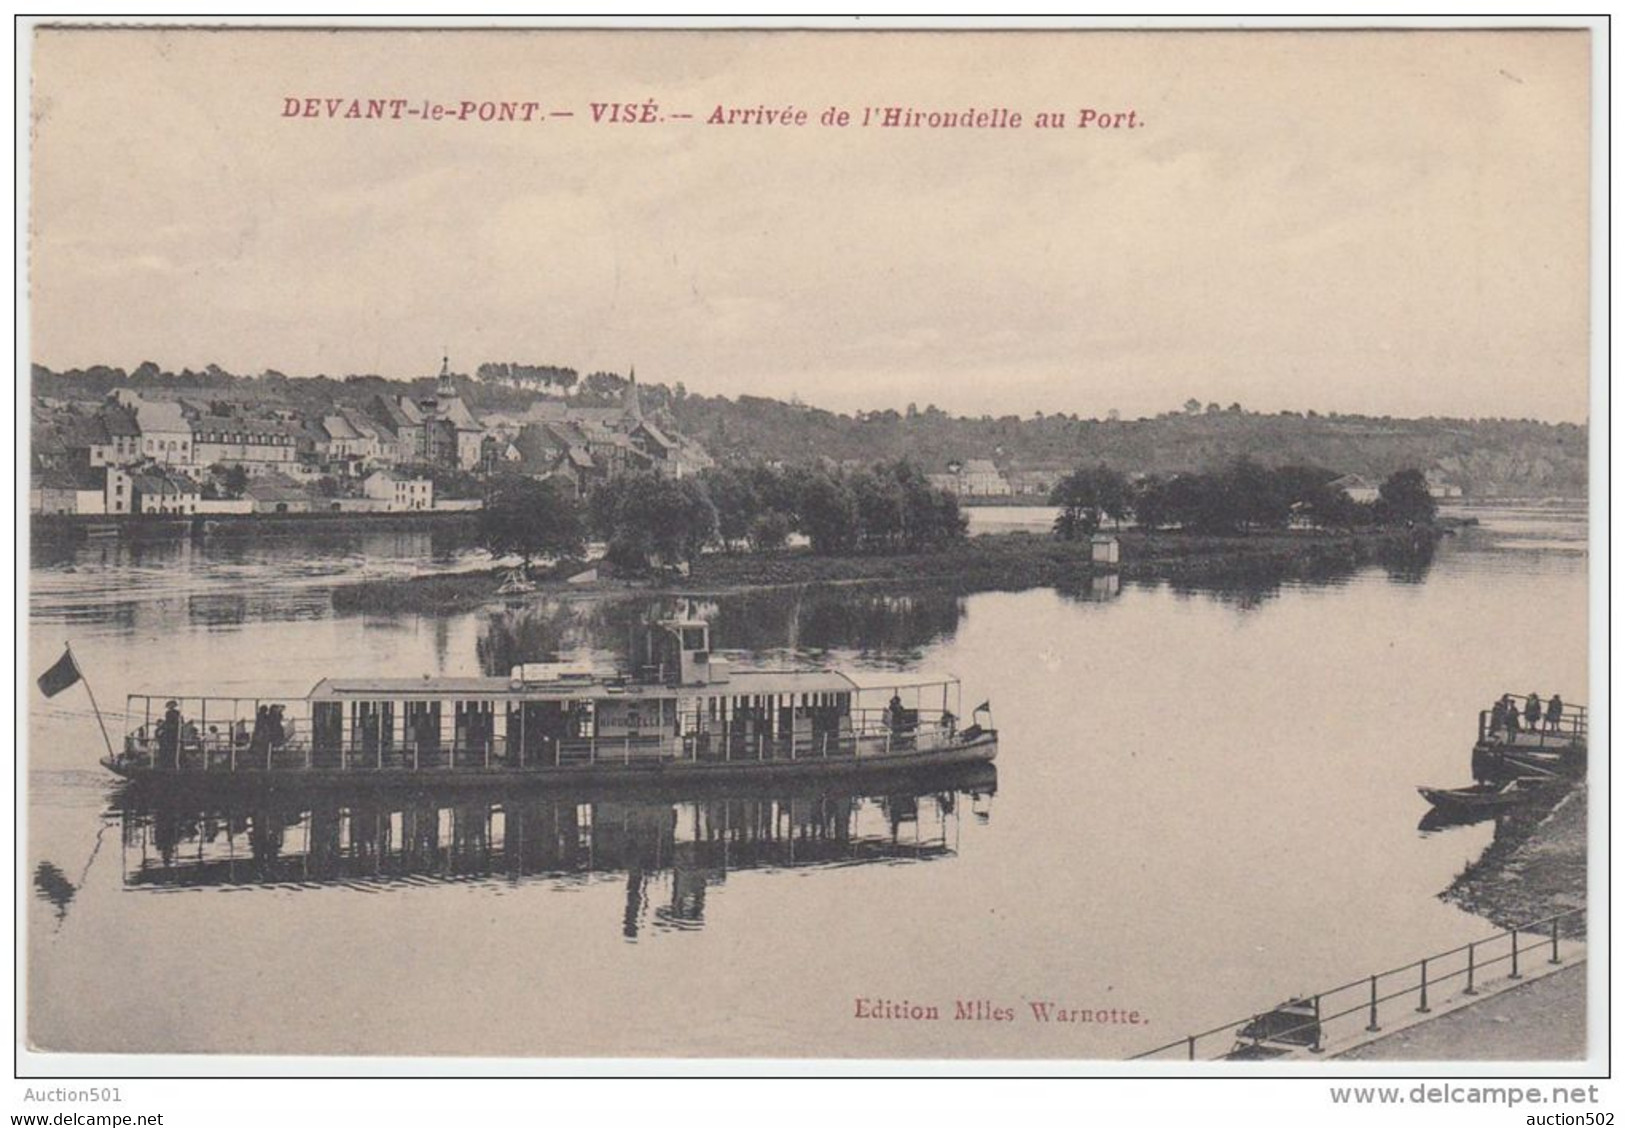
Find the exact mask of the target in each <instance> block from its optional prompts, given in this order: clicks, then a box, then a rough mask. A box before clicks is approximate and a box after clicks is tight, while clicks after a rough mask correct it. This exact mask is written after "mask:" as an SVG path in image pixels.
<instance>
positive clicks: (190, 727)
mask: <svg viewBox="0 0 1625 1128" xmlns="http://www.w3.org/2000/svg"><path fill="white" fill-rule="evenodd" d="M202 747H203V740H202V738H201V737H200V736H199V735H198V731H197V722H196V721H187V722H185V723H184V724H182V725H181V750H182V751H184V752H196V751H198V750H199V749H201V748H202Z"/></svg>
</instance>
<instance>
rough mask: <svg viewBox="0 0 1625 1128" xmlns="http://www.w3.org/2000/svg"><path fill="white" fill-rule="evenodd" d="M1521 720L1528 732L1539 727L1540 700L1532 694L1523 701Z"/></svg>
mask: <svg viewBox="0 0 1625 1128" xmlns="http://www.w3.org/2000/svg"><path fill="white" fill-rule="evenodd" d="M1523 719H1524V723H1525V724H1526V725H1528V727H1529V731H1530V732H1534V731H1535V730H1536V729H1537V728H1539V727H1540V698H1539V697H1537V696H1535V695H1534V694H1533V693H1531V694H1530V695H1529V696H1528V697H1527V698H1525V699H1524V703H1523Z"/></svg>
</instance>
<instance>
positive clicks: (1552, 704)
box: [1546, 693, 1563, 732]
mask: <svg viewBox="0 0 1625 1128" xmlns="http://www.w3.org/2000/svg"><path fill="white" fill-rule="evenodd" d="M1562 724H1563V699H1562V698H1561V697H1559V696H1558V695H1557V694H1555V693H1554V694H1552V699H1551V700H1550V701H1548V702H1546V731H1547V732H1556V731H1557V730H1558V729H1559V728H1561V727H1562Z"/></svg>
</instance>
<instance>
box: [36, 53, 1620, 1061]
mask: <svg viewBox="0 0 1625 1128" xmlns="http://www.w3.org/2000/svg"><path fill="white" fill-rule="evenodd" d="M1596 34H1597V32H1596V29H1595V28H1592V27H1589V26H1585V25H1579V26H1552V27H1544V28H1528V27H1525V28H1517V29H1515V28H1439V27H1434V28H1420V27H1407V28H1388V29H1382V28H1365V29H1361V28H1354V27H1336V26H1320V27H1314V28H1300V29H1288V28H1276V29H1263V30H1247V31H1237V30H1226V29H1220V28H1205V29H1200V30H1178V29H1172V28H1152V29H1149V30H1127V29H1108V28H1062V27H1045V28H1037V27H1030V28H1025V29H1008V28H1007V29H996V28H965V27H960V28H954V29H933V30H926V29H921V28H912V29H911V28H893V29H886V30H880V29H873V28H851V27H824V28H811V29H801V30H796V29H790V28H781V29H772V28H765V29H724V28H711V29H675V28H666V29H661V28H642V29H629V28H600V29H578V28H559V27H553V28H518V27H504V28H471V27H460V28H405V29H403V28H380V27H362V26H344V27H337V28H295V27H271V28H247V27H217V28H204V27H183V26H171V27H142V28H136V27H128V28H124V27H115V26H105V27H104V26H89V25H80V26H72V25H63V26H53V25H35V26H31V27H29V28H28V29H27V30H26V35H27V37H28V44H27V46H28V52H29V60H28V63H29V67H30V74H29V83H28V85H27V88H26V89H27V97H28V106H27V111H26V112H27V118H26V127H27V130H28V136H27V159H28V167H27V173H26V181H25V183H26V188H27V192H28V200H27V211H26V223H27V230H26V235H27V245H26V254H27V268H26V269H27V273H26V278H27V287H28V293H27V322H26V330H27V343H26V354H25V355H24V357H23V358H22V359H23V360H25V361H26V362H27V364H28V365H29V369H28V370H27V371H26V372H24V373H21V374H20V377H19V380H20V382H21V383H23V384H24V385H25V387H23V389H22V391H21V392H20V396H19V407H20V410H23V411H26V413H27V416H26V425H27V430H26V434H25V441H26V443H27V473H28V482H27V486H26V489H27V505H28V518H27V520H26V523H25V524H26V530H27V537H28V542H27V549H26V556H27V558H26V568H25V572H26V585H27V597H26V615H27V619H26V622H27V636H26V637H27V663H26V667H27V668H26V671H25V676H24V678H23V680H22V683H21V689H20V690H19V694H20V707H21V708H22V709H23V710H24V712H25V716H26V721H25V733H26V744H25V747H24V749H23V755H22V756H21V757H20V767H19V771H20V777H19V796H20V807H21V811H20V815H21V819H22V825H23V830H22V832H21V833H22V835H23V838H22V841H21V842H20V844H19V849H20V850H21V852H22V859H21V863H20V866H19V871H20V873H21V881H22V885H21V888H20V889H19V895H18V896H19V901H18V907H19V912H20V914H21V915H22V918H23V919H22V921H21V927H22V929H23V933H24V936H23V940H22V944H21V953H20V960H21V972H22V977H21V983H20V987H21V991H22V995H23V998H22V1004H21V1011H20V1014H19V1019H18V1021H19V1032H18V1040H19V1053H20V1055H22V1056H21V1058H20V1061H22V1063H23V1066H22V1068H24V1069H25V1071H26V1070H27V1069H38V1070H43V1071H51V1070H53V1069H59V1068H61V1064H60V1063H62V1062H64V1061H68V1060H71V1059H70V1057H68V1055H82V1054H91V1055H127V1056H124V1057H122V1058H120V1059H119V1060H120V1062H121V1066H120V1068H122V1069H123V1070H125V1071H126V1072H129V1073H140V1072H143V1071H144V1069H146V1068H147V1067H146V1066H144V1064H143V1063H144V1062H149V1061H150V1062H166V1063H170V1064H169V1065H167V1066H165V1068H168V1069H170V1070H171V1071H173V1069H174V1068H175V1067H174V1065H173V1063H174V1062H176V1061H178V1060H184V1059H181V1058H177V1057H176V1056H175V1055H242V1056H243V1057H244V1058H245V1060H247V1062H248V1064H247V1065H246V1066H245V1068H248V1069H250V1070H253V1069H256V1068H260V1069H264V1070H267V1071H271V1072H275V1071H276V1070H277V1066H276V1062H277V1061H278V1060H280V1059H281V1058H283V1057H285V1056H287V1055H296V1056H308V1055H320V1056H338V1057H344V1058H349V1059H351V1060H353V1062H354V1069H355V1070H356V1071H357V1072H362V1073H365V1072H367V1071H368V1070H369V1068H371V1067H370V1065H369V1061H374V1060H379V1059H385V1058H430V1059H440V1060H445V1061H447V1062H448V1063H455V1061H457V1060H461V1059H521V1060H528V1061H535V1062H538V1063H545V1062H547V1061H550V1060H557V1059H582V1058H614V1059H667V1060H670V1061H672V1062H674V1063H680V1062H681V1061H683V1060H685V1059H797V1060H810V1059H822V1060H834V1061H849V1060H856V1059H869V1060H881V1061H891V1062H896V1063H898V1064H899V1068H906V1067H907V1065H908V1063H911V1062H920V1061H927V1060H939V1059H949V1060H950V1061H951V1062H954V1063H956V1064H957V1066H960V1067H963V1068H965V1069H972V1068H974V1067H975V1063H976V1062H978V1061H1002V1062H1010V1061H1015V1062H1030V1063H1032V1065H1033V1068H1034V1069H1045V1068H1050V1067H1053V1065H1054V1064H1055V1063H1060V1062H1070V1063H1116V1065H1117V1068H1120V1069H1122V1070H1124V1071H1131V1070H1138V1069H1142V1068H1155V1069H1159V1070H1164V1071H1173V1070H1180V1069H1185V1068H1188V1063H1190V1062H1198V1063H1210V1062H1215V1061H1217V1062H1223V1063H1227V1067H1233V1068H1234V1069H1236V1070H1237V1071H1245V1070H1249V1069H1252V1070H1257V1069H1259V1068H1260V1063H1263V1067H1266V1068H1281V1069H1299V1068H1310V1069H1313V1068H1314V1067H1315V1066H1317V1065H1327V1066H1330V1065H1336V1066H1337V1067H1338V1068H1344V1069H1347V1068H1349V1066H1350V1063H1355V1064H1356V1065H1358V1066H1361V1067H1365V1068H1372V1069H1377V1068H1379V1065H1380V1066H1386V1065H1387V1064H1388V1063H1395V1062H1412V1061H1436V1062H1444V1063H1454V1064H1445V1065H1441V1066H1439V1067H1438V1068H1439V1069H1441V1070H1442V1071H1444V1072H1446V1073H1448V1072H1451V1071H1455V1072H1461V1071H1464V1070H1473V1071H1482V1070H1483V1069H1484V1068H1485V1063H1495V1062H1504V1061H1517V1062H1536V1063H1560V1064H1567V1066H1568V1067H1570V1068H1571V1069H1573V1070H1576V1071H1577V1070H1580V1069H1581V1068H1583V1067H1585V1066H1586V1064H1587V1062H1591V1063H1593V1064H1594V1063H1596V1062H1597V1061H1599V1060H1601V1058H1602V1056H1603V1055H1604V1054H1605V1053H1606V1043H1605V1041H1603V1040H1601V1039H1602V1037H1603V1036H1602V1035H1601V1034H1600V1033H1598V1032H1600V1031H1601V1030H1603V1028H1604V1024H1605V1023H1606V1018H1607V1015H1606V1003H1605V1000H1604V999H1603V996H1602V995H1601V993H1600V992H1601V987H1600V983H1599V980H1598V976H1599V975H1600V974H1602V973H1603V972H1604V971H1605V968H1606V962H1605V961H1604V960H1603V958H1602V953H1601V952H1599V951H1591V952H1590V954H1589V955H1588V939H1589V938H1592V937H1596V936H1599V935H1600V930H1601V929H1603V928H1604V924H1605V922H1604V920H1603V916H1604V913H1603V912H1599V911H1598V910H1599V909H1603V910H1605V909H1606V905H1603V904H1599V902H1598V900H1597V897H1596V896H1593V895H1592V892H1591V891H1592V890H1594V889H1600V888H1601V886H1600V885H1599V884H1598V878H1599V875H1600V874H1601V873H1602V872H1603V871H1604V870H1605V866H1606V859H1605V858H1604V857H1602V856H1601V855H1600V853H1594V852H1592V851H1590V850H1589V849H1588V841H1590V839H1591V835H1592V834H1594V833H1596V832H1597V828H1598V827H1599V826H1600V825H1601V824H1602V822H1603V821H1604V820H1605V819H1606V817H1607V808H1606V804H1605V791H1604V789H1603V784H1604V783H1605V782H1606V777H1605V776H1604V775H1603V774H1602V773H1603V772H1604V771H1605V764H1604V761H1605V759H1606V756H1605V751H1606V744H1605V733H1604V732H1603V731H1602V730H1601V729H1600V728H1598V727H1596V726H1594V725H1593V723H1592V720H1591V717H1592V714H1591V713H1590V711H1589V710H1588V706H1590V705H1591V704H1592V703H1593V701H1594V694H1593V690H1592V686H1593V684H1594V683H1593V673H1594V670H1595V667H1596V663H1597V661H1598V660H1599V659H1597V658H1596V657H1595V652H1594V651H1593V641H1594V640H1593V638H1592V631H1591V625H1590V624H1591V620H1590V614H1591V611H1590V607H1591V604H1590V600H1591V597H1592V579H1591V576H1590V549H1589V544H1590V536H1591V527H1592V515H1591V511H1590V502H1591V496H1592V493H1593V490H1592V487H1591V481H1592V479H1591V448H1592V445H1593V444H1592V438H1591V433H1590V428H1591V425H1592V412H1593V400H1592V388H1593V373H1592V355H1593V354H1592V346H1593V338H1594V334H1593V328H1594V327H1593V323H1592V313H1591V295H1592V253H1593V252H1592V246H1593V243H1592V226H1593V225H1592V215H1593V198H1592V197H1593V193H1592V187H1591V185H1592V159H1593V157H1592V154H1593V144H1594V138H1593V125H1592V121H1593V117H1592V115H1593V109H1592V89H1593V80H1594V76H1593V58H1594V54H1593V52H1594V49H1595V43H1594V41H1593V39H1594V36H1595V35H1596ZM1599 582H1601V581H1599ZM1599 743H1602V747H1603V752H1604V755H1601V756H1599V755H1593V754H1592V752H1593V751H1594V750H1595V749H1596V746H1597V745H1598V744H1599ZM1588 1031H1591V1032H1593V1033H1591V1034H1589V1035H1588ZM255 1060H260V1061H263V1062H264V1063H265V1064H264V1065H263V1066H258V1067H256V1066H255V1065H254V1061H255ZM53 1063H57V1064H53ZM1146 1063H1150V1065H1149V1066H1147V1065H1146ZM1372 1063H1378V1064H1375V1065H1374V1064H1372ZM449 1067H450V1068H455V1065H454V1064H452V1065H450V1066H449ZM423 1068H424V1069H427V1070H430V1071H432V1070H433V1069H434V1065H433V1064H429V1065H427V1066H424V1067H423Z"/></svg>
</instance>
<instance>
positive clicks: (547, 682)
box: [102, 619, 998, 788]
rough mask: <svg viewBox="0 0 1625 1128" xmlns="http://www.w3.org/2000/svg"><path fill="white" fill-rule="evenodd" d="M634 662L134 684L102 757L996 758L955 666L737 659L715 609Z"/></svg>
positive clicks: (201, 782) (502, 777) (180, 774)
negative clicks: (771, 666)
mask: <svg viewBox="0 0 1625 1128" xmlns="http://www.w3.org/2000/svg"><path fill="white" fill-rule="evenodd" d="M636 658H637V661H638V664H637V665H636V666H635V668H633V669H632V670H631V671H629V672H626V673H622V674H617V675H615V676H610V677H604V676H599V675H598V674H596V673H595V672H594V671H593V670H592V669H591V668H590V667H584V666H580V665H572V664H568V663H558V662H547V663H526V664H523V665H519V666H515V667H513V670H512V672H511V675H510V676H509V677H507V678H500V677H439V678H431V677H427V676H426V677H423V678H420V679H413V678H364V677H357V678H347V677H334V678H325V679H323V680H322V681H320V682H318V683H317V684H316V686H315V687H314V688H313V689H312V690H311V691H310V692H309V693H308V694H307V695H306V696H304V697H303V698H295V699H288V698H279V697H272V696H263V697H206V698H199V697H181V696H177V695H174V694H170V695H162V694H134V695H131V696H130V697H129V698H127V700H126V729H125V736H124V742H123V749H122V751H120V752H118V753H110V754H109V755H108V756H107V757H106V758H105V759H103V761H102V763H103V764H104V765H105V766H106V767H107V768H108V769H109V770H111V771H113V772H115V773H116V774H118V775H120V776H123V777H125V778H127V779H131V780H138V781H143V782H151V783H154V784H156V785H162V786H165V787H175V788H184V787H195V786H208V787H215V786H242V785H250V786H267V785H272V786H279V787H290V786H291V787H310V786H329V785H339V784H344V785H351V784H355V783H357V782H359V781H366V782H368V783H369V784H375V785H376V784H388V785H396V784H404V785H421V784H423V783H429V782H432V783H434V784H435V785H482V784H492V783H499V784H512V783H513V782H515V781H516V780H536V781H571V782H576V783H580V782H589V781H590V782H600V781H616V780H643V781H649V780H651V779H659V780H662V781H666V782H678V781H682V782H689V781H700V780H715V779H727V778H746V777H749V778H757V777H785V776H810V775H842V774H849V773H854V772H857V773H864V774H868V773H875V772H898V771H901V772H917V771H919V770H921V769H927V768H937V767H943V766H948V765H960V764H974V763H986V762H989V761H991V760H993V758H994V757H995V755H996V754H997V751H998V733H997V731H996V730H995V729H993V728H992V727H991V725H990V724H989V725H987V726H984V725H983V724H980V723H976V722H977V721H978V719H979V718H981V717H983V716H984V714H986V715H987V716H986V719H987V720H988V721H989V722H991V715H990V714H987V708H988V707H987V706H986V705H985V704H984V705H980V706H978V707H977V708H976V709H975V710H974V711H973V713H972V716H971V718H970V720H971V722H972V723H971V724H969V725H967V726H961V724H960V718H959V704H960V702H959V692H960V687H959V683H958V681H957V679H954V678H945V679H941V680H934V681H917V680H916V681H908V680H903V679H895V680H888V681H887V683H886V684H885V685H884V686H870V687H864V686H860V685H859V683H858V682H857V681H855V680H854V679H853V678H852V677H849V676H848V675H846V674H844V673H841V672H839V671H835V670H756V669H735V668H734V666H733V664H732V663H731V662H729V661H728V660H726V659H724V658H721V657H719V656H717V655H714V654H713V653H712V651H711V645H710V627H709V625H708V624H707V623H705V622H704V621H701V620H697V619H671V620H665V621H662V622H659V623H655V624H652V625H651V626H650V627H649V628H648V630H647V631H646V632H645V634H644V637H643V639H642V640H641V643H640V646H639V648H638V652H637V655H636Z"/></svg>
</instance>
